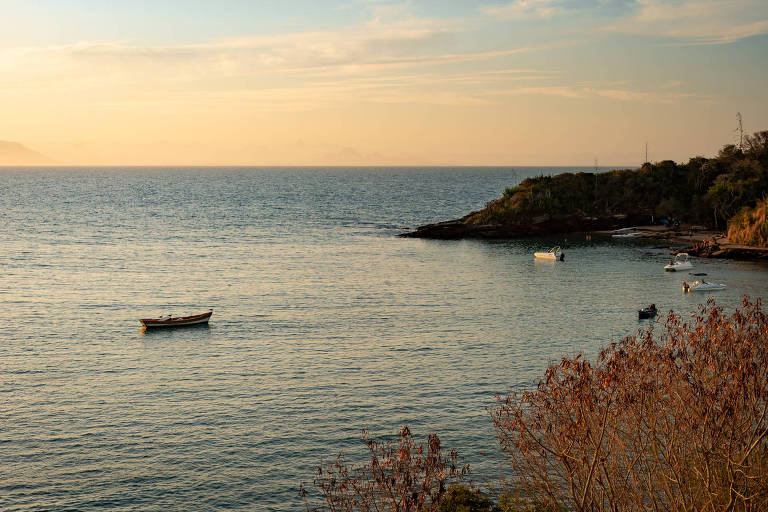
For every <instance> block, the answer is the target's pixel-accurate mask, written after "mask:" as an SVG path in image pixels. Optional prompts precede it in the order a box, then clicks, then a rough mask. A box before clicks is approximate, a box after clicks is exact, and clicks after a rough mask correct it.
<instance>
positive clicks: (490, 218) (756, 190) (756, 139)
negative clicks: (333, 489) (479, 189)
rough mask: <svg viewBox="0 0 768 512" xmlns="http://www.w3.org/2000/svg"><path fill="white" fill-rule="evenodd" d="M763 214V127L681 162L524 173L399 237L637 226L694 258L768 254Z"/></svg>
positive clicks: (766, 205) (766, 202) (766, 160)
mask: <svg viewBox="0 0 768 512" xmlns="http://www.w3.org/2000/svg"><path fill="white" fill-rule="evenodd" d="M767 211H768V130H766V131H761V132H757V133H755V134H754V135H751V136H750V135H747V136H745V137H744V142H743V144H742V145H741V146H736V145H733V144H729V145H726V146H724V147H723V148H722V149H721V150H720V152H719V154H718V155H717V157H715V158H705V157H701V156H698V157H694V158H691V159H690V160H689V161H688V163H685V164H677V163H675V162H673V161H671V160H664V161H661V162H656V163H645V164H643V166H642V167H641V168H639V169H635V170H617V171H609V172H604V173H587V172H579V173H575V174H574V173H562V174H558V175H556V176H538V177H535V178H526V179H525V180H523V181H522V183H520V184H519V185H517V186H516V187H512V188H508V189H507V190H505V191H504V194H503V196H502V197H501V198H499V199H496V200H495V201H491V202H490V203H488V204H487V205H486V206H485V208H483V209H482V210H479V211H475V212H470V213H469V214H467V215H465V216H464V217H461V218H459V219H454V220H448V221H443V222H437V223H433V224H427V225H424V226H419V227H417V228H416V229H415V230H414V231H411V232H408V233H403V234H401V235H400V236H402V237H413V238H432V239H462V238H479V239H499V238H520V237H535V236H543V235H551V234H556V233H576V232H584V233H597V234H600V233H606V232H608V231H609V230H615V229H620V228H626V227H630V226H635V227H637V226H639V227H640V229H638V230H637V231H638V233H639V237H645V238H653V239H661V240H666V241H669V242H671V243H673V244H676V245H678V246H679V245H680V244H686V243H687V244H689V247H686V249H685V250H686V251H687V252H689V253H691V254H693V255H697V256H702V257H721V258H738V259H768V220H767V218H766V215H767ZM673 219H676V220H677V222H673V221H672V220H673ZM667 226H669V227H667Z"/></svg>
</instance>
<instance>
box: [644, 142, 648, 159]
mask: <svg viewBox="0 0 768 512" xmlns="http://www.w3.org/2000/svg"><path fill="white" fill-rule="evenodd" d="M645 163H648V141H645Z"/></svg>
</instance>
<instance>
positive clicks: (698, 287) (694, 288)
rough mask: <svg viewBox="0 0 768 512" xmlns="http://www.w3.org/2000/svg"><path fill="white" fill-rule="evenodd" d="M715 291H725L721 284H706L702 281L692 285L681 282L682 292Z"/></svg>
mask: <svg viewBox="0 0 768 512" xmlns="http://www.w3.org/2000/svg"><path fill="white" fill-rule="evenodd" d="M716 290H725V285H724V284H722V283H719V284H718V283H708V282H706V281H704V280H703V279H702V280H701V281H694V282H692V283H686V282H685V281H683V291H684V292H711V291H716Z"/></svg>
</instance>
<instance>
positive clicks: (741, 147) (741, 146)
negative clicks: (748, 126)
mask: <svg viewBox="0 0 768 512" xmlns="http://www.w3.org/2000/svg"><path fill="white" fill-rule="evenodd" d="M736 119H737V120H738V121H739V127H738V128H736V131H737V132H739V151H744V128H743V127H742V126H741V112H736Z"/></svg>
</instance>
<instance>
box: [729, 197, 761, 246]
mask: <svg viewBox="0 0 768 512" xmlns="http://www.w3.org/2000/svg"><path fill="white" fill-rule="evenodd" d="M728 239H729V240H730V241H731V242H736V243H738V244H746V245H757V246H760V247H768V198H766V199H763V200H762V201H759V202H758V203H757V205H756V206H755V207H754V208H748V207H744V208H742V209H741V210H740V211H739V213H737V214H736V215H735V216H734V217H733V218H732V219H731V220H730V221H729V222H728Z"/></svg>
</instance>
